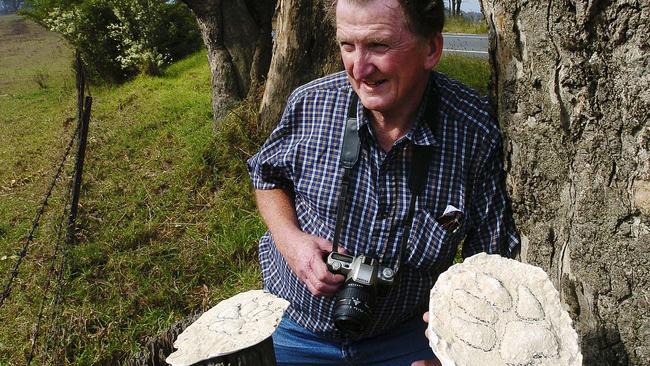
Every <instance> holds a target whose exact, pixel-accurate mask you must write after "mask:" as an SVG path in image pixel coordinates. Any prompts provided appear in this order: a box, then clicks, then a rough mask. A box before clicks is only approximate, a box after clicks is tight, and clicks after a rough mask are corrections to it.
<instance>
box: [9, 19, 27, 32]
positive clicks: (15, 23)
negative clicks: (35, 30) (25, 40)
mask: <svg viewBox="0 0 650 366" xmlns="http://www.w3.org/2000/svg"><path fill="white" fill-rule="evenodd" d="M29 33H30V31H29V27H27V23H26V22H25V20H24V19H23V18H18V19H12V20H11V22H10V23H9V32H8V33H7V35H9V36H20V35H27V34H29Z"/></svg>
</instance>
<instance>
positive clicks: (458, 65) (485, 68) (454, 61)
mask: <svg viewBox="0 0 650 366" xmlns="http://www.w3.org/2000/svg"><path fill="white" fill-rule="evenodd" d="M435 70H436V71H439V72H441V73H443V74H445V75H448V76H450V77H452V78H454V79H456V80H458V81H460V82H461V83H463V84H465V85H468V86H470V87H472V88H474V89H476V90H477V91H478V92H479V94H481V95H485V94H487V92H488V83H489V81H490V64H489V63H488V61H487V60H485V59H482V58H478V57H467V56H461V55H457V54H451V53H444V52H443V55H442V59H440V63H439V64H438V66H436V68H435Z"/></svg>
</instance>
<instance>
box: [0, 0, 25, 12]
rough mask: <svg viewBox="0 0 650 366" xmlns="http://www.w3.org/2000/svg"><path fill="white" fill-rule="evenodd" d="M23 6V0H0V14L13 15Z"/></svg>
mask: <svg viewBox="0 0 650 366" xmlns="http://www.w3.org/2000/svg"><path fill="white" fill-rule="evenodd" d="M24 4H25V1H24V0H0V14H7V13H15V12H17V11H18V10H20V8H22V7H23V5H24Z"/></svg>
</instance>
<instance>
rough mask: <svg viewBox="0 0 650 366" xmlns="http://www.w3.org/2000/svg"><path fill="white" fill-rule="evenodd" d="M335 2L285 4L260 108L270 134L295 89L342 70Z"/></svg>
mask: <svg viewBox="0 0 650 366" xmlns="http://www.w3.org/2000/svg"><path fill="white" fill-rule="evenodd" d="M331 3H332V2H331V1H328V0H281V1H280V6H279V13H278V15H277V18H278V20H277V25H276V34H277V37H276V40H275V44H274V47H273V59H272V61H271V68H270V70H269V74H268V78H267V81H266V88H265V89H264V96H263V98H262V102H261V106H260V114H259V115H260V117H259V118H260V120H259V124H260V126H261V128H262V129H263V130H265V131H267V132H270V131H271V129H272V128H273V127H275V125H276V124H277V122H278V121H279V120H280V116H281V114H282V110H283V109H284V105H285V103H286V100H287V97H288V96H289V94H290V93H291V91H292V90H293V89H295V88H296V87H298V86H299V85H301V84H304V83H306V82H308V81H310V80H313V79H315V78H317V77H320V76H323V75H326V74H329V73H332V72H334V71H337V70H341V69H342V64H341V60H340V55H339V53H338V45H337V44H336V41H335V33H336V32H335V30H334V24H333V22H332V15H331V12H332V9H330V8H328V6H331Z"/></svg>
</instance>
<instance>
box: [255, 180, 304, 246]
mask: <svg viewBox="0 0 650 366" xmlns="http://www.w3.org/2000/svg"><path fill="white" fill-rule="evenodd" d="M255 198H256V200H257V209H258V210H259V211H260V215H262V219H263V220H264V223H265V224H266V226H267V227H268V228H269V230H270V231H271V235H273V239H274V241H275V242H276V245H278V244H279V245H281V246H282V244H284V243H286V242H287V238H288V236H290V235H291V234H296V233H297V232H300V231H301V230H300V225H299V224H298V218H297V216H296V208H295V206H294V202H293V199H292V198H291V196H290V195H289V193H287V192H286V191H284V190H282V189H268V190H263V189H257V190H255Z"/></svg>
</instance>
